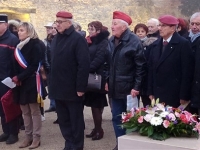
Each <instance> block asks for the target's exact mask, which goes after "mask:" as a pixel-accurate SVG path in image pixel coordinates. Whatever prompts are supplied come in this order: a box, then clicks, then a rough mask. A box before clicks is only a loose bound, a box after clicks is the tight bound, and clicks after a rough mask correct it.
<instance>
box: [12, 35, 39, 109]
mask: <svg viewBox="0 0 200 150" xmlns="http://www.w3.org/2000/svg"><path fill="white" fill-rule="evenodd" d="M21 53H22V55H23V57H24V58H25V60H26V62H27V63H28V67H27V68H26V69H24V68H22V67H21V66H20V65H19V64H18V62H17V61H16V60H15V62H14V66H15V75H16V76H17V78H18V80H19V81H21V86H17V87H15V88H14V96H15V101H16V102H17V103H19V104H21V105H25V104H29V103H36V102H37V95H38V93H37V86H36V71H37V69H38V66H39V63H40V61H41V59H42V50H41V45H40V40H39V39H31V40H30V41H29V42H28V43H27V44H25V45H24V46H23V47H22V49H21Z"/></svg>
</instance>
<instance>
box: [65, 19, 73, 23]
mask: <svg viewBox="0 0 200 150" xmlns="http://www.w3.org/2000/svg"><path fill="white" fill-rule="evenodd" d="M66 20H68V21H70V22H71V24H74V20H73V19H66Z"/></svg>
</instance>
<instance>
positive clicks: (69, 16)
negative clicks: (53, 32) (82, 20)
mask: <svg viewBox="0 0 200 150" xmlns="http://www.w3.org/2000/svg"><path fill="white" fill-rule="evenodd" d="M56 17H61V18H67V19H72V18H73V16H72V14H71V13H70V12H67V11H59V12H57V14H56Z"/></svg>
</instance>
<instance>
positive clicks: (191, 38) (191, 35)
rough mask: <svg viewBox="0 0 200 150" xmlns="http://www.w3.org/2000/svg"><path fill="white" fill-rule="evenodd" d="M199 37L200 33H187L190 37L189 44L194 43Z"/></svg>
mask: <svg viewBox="0 0 200 150" xmlns="http://www.w3.org/2000/svg"><path fill="white" fill-rule="evenodd" d="M199 36H200V32H198V33H196V34H194V33H192V31H191V30H190V32H189V37H190V40H191V42H194V41H195V40H196V39H197V38H198V37H199Z"/></svg>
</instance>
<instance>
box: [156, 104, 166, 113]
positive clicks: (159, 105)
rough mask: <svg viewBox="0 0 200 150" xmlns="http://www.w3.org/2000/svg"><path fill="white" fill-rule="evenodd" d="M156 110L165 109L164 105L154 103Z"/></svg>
mask: <svg viewBox="0 0 200 150" xmlns="http://www.w3.org/2000/svg"><path fill="white" fill-rule="evenodd" d="M156 107H157V110H162V111H165V106H164V105H163V104H156Z"/></svg>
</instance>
